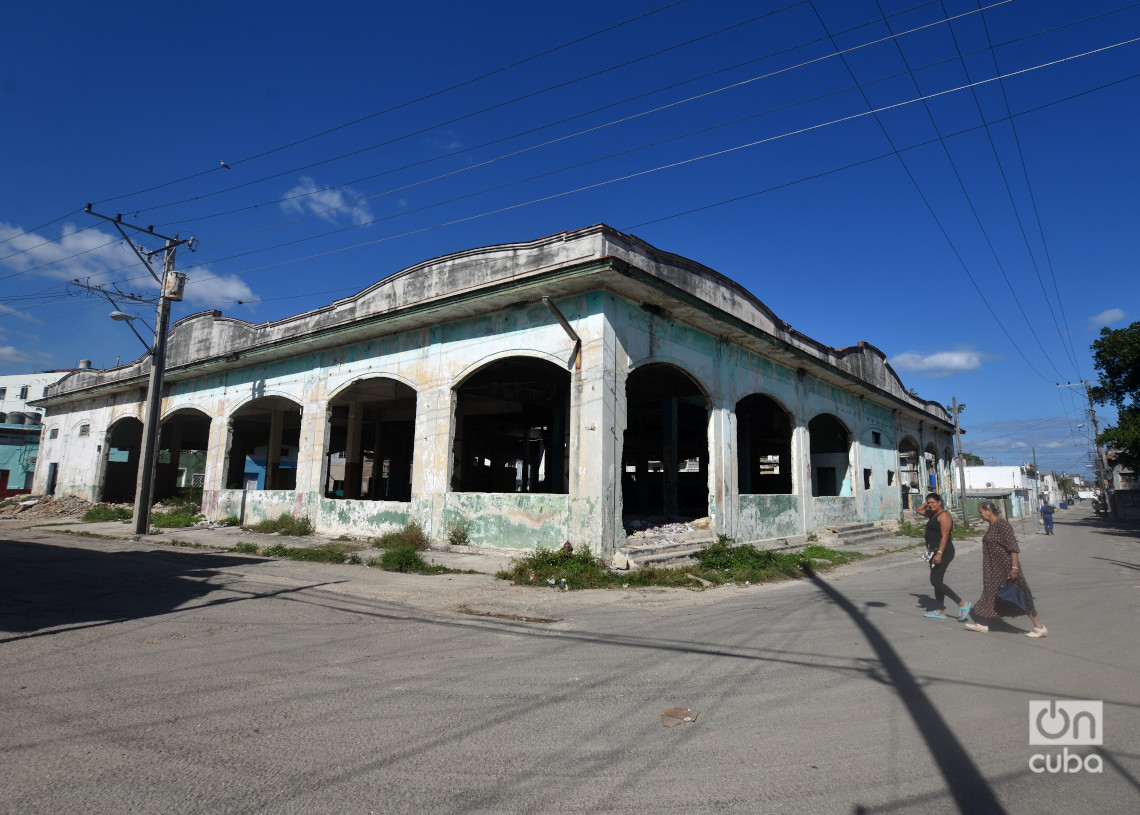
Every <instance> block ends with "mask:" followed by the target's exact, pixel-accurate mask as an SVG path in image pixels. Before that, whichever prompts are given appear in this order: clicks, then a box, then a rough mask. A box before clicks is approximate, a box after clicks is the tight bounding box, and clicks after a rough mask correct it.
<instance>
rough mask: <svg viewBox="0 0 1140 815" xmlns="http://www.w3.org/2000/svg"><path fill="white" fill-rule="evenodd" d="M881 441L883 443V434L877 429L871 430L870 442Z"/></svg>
mask: <svg viewBox="0 0 1140 815" xmlns="http://www.w3.org/2000/svg"><path fill="white" fill-rule="evenodd" d="M882 443H883V434H882V433H880V432H879V431H878V430H872V431H871V444H882Z"/></svg>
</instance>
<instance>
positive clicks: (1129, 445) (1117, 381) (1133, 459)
mask: <svg viewBox="0 0 1140 815" xmlns="http://www.w3.org/2000/svg"><path fill="white" fill-rule="evenodd" d="M1092 350H1093V363H1094V364H1095V365H1096V369H1097V371H1098V372H1099V373H1100V381H1099V382H1097V384H1096V385H1095V386H1094V387H1092V388H1090V389H1089V395H1090V396H1091V397H1092V399H1093V401H1094V402H1097V403H1099V404H1106V403H1111V404H1112V405H1113V406H1115V407H1116V411H1117V414H1118V415H1117V420H1116V424H1115V425H1113V426H1111V427H1107V428H1105V430H1104V432H1103V433H1101V434H1100V435H1099V436H1097V442H1099V443H1100V444H1102V445H1104V446H1105V447H1108V448H1111V449H1113V450H1115V451H1116V452H1117V458H1118V460H1119V461H1120V463H1121V464H1123V465H1124V466H1125V467H1127V468H1129V469H1131V470H1137V469H1140V322H1135V323H1133V324H1132V325H1130V326H1128V327H1127V328H1115V329H1109V328H1102V329H1101V330H1100V338H1099V339H1097V340H1096V341H1094V342H1093V344H1092Z"/></svg>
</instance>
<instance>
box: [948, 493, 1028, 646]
mask: <svg viewBox="0 0 1140 815" xmlns="http://www.w3.org/2000/svg"><path fill="white" fill-rule="evenodd" d="M978 514H979V515H981V516H982V520H984V521H985V522H986V523H988V524H989V525H990V528H989V529H987V530H986V534H985V535H984V536H983V537H982V596H981V598H980V599H979V600H978V601H977V602H976V603H974V619H976V620H977V621H978V622H976V623H966V626H965V628H966V629H967V630H968V631H977V632H979V633H982V634H985V633H988V632H989V630H990V626H989V622H990V619H991V618H995V617H1019V616H1021V615H1022V614H1025V615H1027V616H1028V617H1029V619H1030V620H1032V621H1033V630H1032V631H1030V632H1029V633H1028V634H1026V635H1025V636H1027V637H1030V638H1032V639H1035V640H1036V639H1040V638H1041V637H1044V636H1045V635H1046V634H1048V633H1049V629H1047V628H1046V627H1045V624H1044V623H1043V622H1041V620H1040V619H1039V618H1038V617H1037V609H1036V607H1035V606H1034V603H1033V592H1031V591H1030V590H1029V584H1028V583H1026V582H1025V575H1023V574H1022V573H1021V563H1020V558H1019V556H1020V553H1021V552H1020V549H1019V548H1018V546H1017V536H1016V535H1014V533H1013V527H1012V526H1010V525H1009V521H1007V520H1006V519H1005V518H1003V517H1001V516H1000V515H998V511H997V506H996V505H995V504H994V503H993V502H992V501H983V502H982V503H980V504H979V505H978ZM1006 583H1012V584H1013V586H1014V588H1016V589H1017V590H1018V591H1020V592H1021V593H1022V594H1023V595H1024V596H1025V598H1026V599H1027V600H1028V601H1029V607H1028V608H1027V609H1025V610H1024V611H1022V610H1021V609H1019V608H1017V607H1015V606H1011V605H1010V604H1009V603H1006V602H1003V601H1001V600H998V596H997V593H998V589H1000V588H1001V587H1002V586H1004V585H1005V584H1006Z"/></svg>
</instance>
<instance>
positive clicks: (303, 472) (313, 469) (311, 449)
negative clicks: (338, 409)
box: [297, 401, 329, 497]
mask: <svg viewBox="0 0 1140 815" xmlns="http://www.w3.org/2000/svg"><path fill="white" fill-rule="evenodd" d="M328 444H329V413H328V407H327V406H326V405H325V403H324V402H319V401H310V402H309V403H307V404H306V406H305V409H304V411H303V412H302V414H301V433H300V437H299V438H298V440H297V492H298V493H301V492H307V493H309V494H311V495H318V496H323V495H324V494H325V492H324V487H325V485H324V483H323V482H322V478H323V477H324V475H325V455H326V453H327V451H328ZM298 497H300V496H298Z"/></svg>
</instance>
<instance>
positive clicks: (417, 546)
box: [372, 521, 431, 552]
mask: <svg viewBox="0 0 1140 815" xmlns="http://www.w3.org/2000/svg"><path fill="white" fill-rule="evenodd" d="M372 545H373V546H375V547H376V548H377V549H398V548H400V547H403V546H410V547H411V548H412V549H414V550H415V551H417V552H423V551H424V550H426V549H427V548H428V547H429V546H430V545H431V539H430V538H428V536H427V535H426V534H425V533H424V530H423V527H422V526H420V525H419V524H418V523H416V522H415V521H409V522H408V525H407V526H405V527H404V528H403V529H400V530H398V531H396V532H385V533H384V534H383V535H381V536H380V537H378V538H373V539H372Z"/></svg>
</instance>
